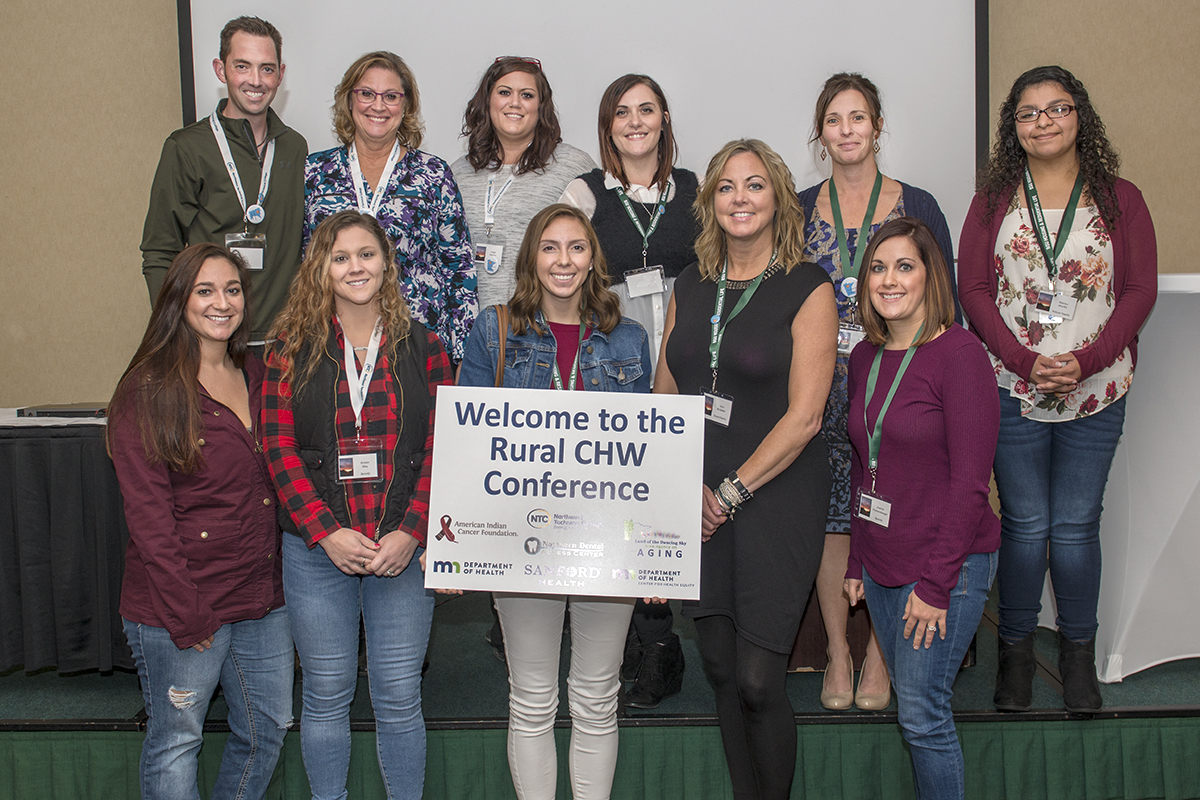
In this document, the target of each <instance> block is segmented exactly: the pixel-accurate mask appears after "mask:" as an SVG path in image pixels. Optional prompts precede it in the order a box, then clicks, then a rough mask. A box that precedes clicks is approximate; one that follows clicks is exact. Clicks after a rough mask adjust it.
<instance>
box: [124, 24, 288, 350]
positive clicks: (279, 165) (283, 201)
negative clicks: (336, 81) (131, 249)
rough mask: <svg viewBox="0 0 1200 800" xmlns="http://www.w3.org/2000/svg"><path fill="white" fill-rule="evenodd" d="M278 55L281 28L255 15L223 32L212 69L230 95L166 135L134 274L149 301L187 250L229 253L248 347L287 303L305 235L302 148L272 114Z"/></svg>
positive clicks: (279, 78)
mask: <svg viewBox="0 0 1200 800" xmlns="http://www.w3.org/2000/svg"><path fill="white" fill-rule="evenodd" d="M282 50H283V40H282V37H281V36H280V35H279V31H278V30H276V29H275V26H273V25H271V23H269V22H266V21H264V20H261V19H258V18H257V17H238V18H237V19H235V20H231V21H230V22H229V23H228V24H227V25H226V26H225V28H224V30H222V31H221V50H220V57H219V58H216V59H214V60H213V70H214V71H215V72H216V73H217V78H218V79H220V81H221V82H222V83H224V84H225V85H226V86H227V87H228V90H229V97H228V99H226V100H222V101H221V102H220V103H219V104H218V105H217V110H216V111H215V112H214V113H213V116H212V117H211V118H205V119H203V120H200V121H198V122H195V123H193V124H191V125H188V126H187V127H185V128H181V129H179V130H177V131H175V132H174V133H172V134H171V135H170V137H168V138H167V141H166V143H165V144H164V145H163V151H162V156H161V158H160V159H159V162H158V171H157V172H156V173H155V175H154V185H153V186H152V187H151V189H150V210H149V211H148V212H147V214H146V226H145V229H144V231H143V233H142V247H141V249H142V273H143V274H144V275H145V276H146V285H147V287H148V288H149V290H150V300H151V302H152V303H153V302H154V301H155V300H156V298H157V297H158V290H159V288H160V287H161V286H162V282H163V279H164V277H165V276H166V273H167V268H168V267H169V266H170V264H171V260H172V259H174V258H175V256H176V255H178V254H179V252H180V251H181V250H183V249H184V248H185V247H187V246H188V245H190V244H196V243H199V242H215V243H217V244H222V245H225V244H227V245H229V246H231V247H234V248H235V251H236V252H238V253H239V254H241V255H242V256H243V257H244V258H245V260H246V262H247V265H248V266H250V267H251V270H252V271H251V273H250V276H251V281H250V293H249V301H250V312H251V318H250V340H251V342H252V343H260V342H262V341H264V340H265V338H266V334H267V331H268V330H269V329H270V327H271V323H272V321H273V320H274V319H275V315H276V314H277V313H278V312H279V310H280V309H281V308H282V307H283V304H284V301H285V300H286V299H287V293H288V288H289V286H290V284H291V280H292V276H293V275H295V274H296V269H297V267H298V266H299V264H300V248H301V242H302V238H303V225H304V161H305V158H306V157H307V156H308V143H307V142H305V141H304V137H303V136H301V135H300V134H299V133H297V132H296V131H293V130H292V129H291V128H289V127H287V126H286V125H284V124H283V122H282V121H281V120H280V119H279V117H278V116H277V115H276V114H275V112H274V111H272V110H271V101H272V100H274V99H275V94H276V92H278V91H279V84H280V82H281V81H282V80H283V72H284V64H283V61H282ZM223 147H224V148H225V149H226V151H227V153H228V156H229V158H228V162H227V159H226V157H225V156H224V155H223V154H222V148H223ZM227 163H232V167H229V166H227ZM264 190H265V193H264Z"/></svg>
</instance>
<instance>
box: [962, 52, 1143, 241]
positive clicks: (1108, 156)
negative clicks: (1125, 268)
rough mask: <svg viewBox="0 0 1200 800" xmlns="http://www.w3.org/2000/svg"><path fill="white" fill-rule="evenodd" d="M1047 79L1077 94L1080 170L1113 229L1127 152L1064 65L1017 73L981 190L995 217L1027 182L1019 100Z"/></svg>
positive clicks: (1074, 99) (979, 183)
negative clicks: (1019, 135)
mask: <svg viewBox="0 0 1200 800" xmlns="http://www.w3.org/2000/svg"><path fill="white" fill-rule="evenodd" d="M1043 83H1057V84H1058V85H1059V86H1061V87H1062V88H1063V90H1064V91H1065V92H1066V93H1067V94H1069V95H1071V102H1072V103H1073V104H1074V105H1075V113H1076V114H1078V115H1079V133H1078V135H1077V136H1076V138H1075V152H1076V154H1077V157H1078V158H1079V171H1080V173H1082V174H1083V180H1084V181H1085V184H1086V187H1087V193H1088V195H1089V196H1090V197H1091V199H1092V202H1094V203H1095V204H1096V208H1097V209H1098V210H1099V211H1100V218H1101V219H1102V220H1103V221H1104V224H1105V226H1106V227H1108V228H1109V230H1112V227H1113V223H1115V222H1116V220H1117V218H1118V217H1120V216H1121V209H1120V208H1118V207H1117V193H1116V189H1115V186H1116V182H1117V175H1118V173H1119V172H1120V167H1121V158H1120V156H1118V155H1117V151H1116V149H1114V148H1113V146H1112V144H1111V143H1110V142H1109V141H1108V133H1107V132H1106V131H1105V130H1104V123H1103V122H1101V120H1100V115H1099V114H1097V113H1096V109H1095V108H1094V107H1093V106H1092V101H1091V99H1090V98H1089V97H1088V93H1087V89H1085V88H1083V84H1082V83H1080V82H1079V79H1078V78H1076V77H1075V76H1074V75H1072V74H1071V73H1070V72H1069V71H1067V70H1065V69H1063V68H1062V67H1058V66H1050V67H1035V68H1034V69H1031V70H1029V71H1028V72H1026V73H1025V74H1023V75H1022V76H1021V77H1019V78H1017V80H1016V82H1015V83H1013V85H1012V89H1010V90H1009V92H1008V97H1006V98H1005V99H1004V103H1003V104H1001V106H1000V122H999V123H998V124H997V125H996V144H995V145H994V146H993V147H992V155H991V158H989V159H988V163H987V166H986V167H984V168H983V170H982V171H981V172H980V173H979V177H978V179H977V180H976V182H975V189H976V191H979V192H983V193H984V194H985V195H986V196H987V207H986V216H987V218H988V219H989V220H990V219H991V218H992V217H993V216H994V215H995V213H996V212H997V211H999V210H1001V209H1003V208H1006V207H1007V204H1008V201H1009V199H1010V198H1011V197H1012V192H1013V189H1014V187H1016V186H1019V185H1020V183H1021V179H1022V178H1021V176H1022V174H1023V172H1024V170H1025V163H1026V155H1025V150H1024V148H1022V147H1021V143H1020V142H1019V141H1018V140H1017V122H1016V110H1017V103H1019V102H1020V100H1021V94H1022V93H1023V92H1024V91H1025V90H1026V89H1028V88H1029V87H1031V86H1040V85H1041V84H1043Z"/></svg>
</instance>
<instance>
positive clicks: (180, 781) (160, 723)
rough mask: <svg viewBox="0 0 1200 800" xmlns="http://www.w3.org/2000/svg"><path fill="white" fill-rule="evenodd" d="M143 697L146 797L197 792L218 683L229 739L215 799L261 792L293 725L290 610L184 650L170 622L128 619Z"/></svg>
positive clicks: (227, 628)
mask: <svg viewBox="0 0 1200 800" xmlns="http://www.w3.org/2000/svg"><path fill="white" fill-rule="evenodd" d="M124 623H125V638H126V639H128V640H129V647H130V649H131V650H133V660H134V663H135V664H137V671H138V678H139V679H140V681H141V684H142V698H143V700H144V701H145V703H146V714H147V720H146V738H145V740H144V741H143V742H142V760H141V789H142V797H153V798H156V800H157V798H170V799H171V800H174V799H175V798H188V799H189V800H190V799H191V798H197V800H198V798H199V797H200V790H199V789H198V788H197V786H196V755H197V754H198V753H199V752H200V744H201V742H202V741H203V737H204V717H205V715H206V714H207V713H208V704H209V701H210V700H211V699H212V696H213V692H214V691H216V688H217V684H218V683H220V684H221V688H222V689H224V690H225V701H226V702H227V703H228V704H229V730H230V734H229V740H228V741H227V742H226V744H225V753H224V755H223V756H222V757H221V769H220V772H219V773H218V774H217V782H216V784H215V785H214V786H213V797H221V798H228V797H236V798H242V797H247V798H250V797H262V796H263V795H265V794H266V792H267V785H268V784H269V783H270V782H271V775H272V773H274V772H275V762H276V761H278V760H279V750H280V748H281V747H283V738H284V736H286V735H287V732H288V728H290V727H291V725H292V668H293V665H294V663H295V661H294V659H293V656H292V653H293V650H292V636H291V633H290V632H289V631H288V609H287V607H284V608H277V609H275V610H274V611H272V612H270V613H269V614H267V616H265V617H263V618H262V619H248V620H243V621H242V622H231V623H229V624H226V625H222V626H221V627H220V628H218V629H217V632H216V634H215V635H214V636H213V643H212V647H210V648H209V649H208V650H205V651H204V652H203V653H201V652H198V651H196V650H193V649H192V648H190V647H188V648H186V649H184V650H180V649H179V648H178V647H176V646H175V643H174V642H172V641H171V637H170V635H169V634H168V633H167V630H166V628H159V627H156V626H154V625H146V624H144V623H139V622H130V621H129V620H124Z"/></svg>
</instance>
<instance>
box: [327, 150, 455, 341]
mask: <svg viewBox="0 0 1200 800" xmlns="http://www.w3.org/2000/svg"><path fill="white" fill-rule="evenodd" d="M379 188H382V189H383V190H384V191H385V192H387V194H386V195H385V197H386V199H385V200H384V201H383V204H382V205H381V206H380V207H379V214H378V217H377V219H378V220H379V224H380V225H382V226H383V229H384V230H385V231H387V234H388V236H389V237H391V239H392V243H393V244H394V245H395V247H396V266H397V267H398V268H399V270H400V275H401V277H402V278H403V282H404V299H405V300H407V301H408V305H409V308H410V309H412V314H413V317H414V318H416V319H417V320H419V321H420V322H422V323H423V324H424V325H425V327H427V328H429V329H430V330H431V331H433V332H434V333H436V334H437V335H438V338H440V339H441V340H442V344H443V345H445V347H446V350H447V352H448V353H449V354H450V358H451V359H453V360H454V361H455V362H456V363H457V362H459V361H461V360H462V355H463V346H464V345H465V344H466V341H467V334H468V333H470V332H471V325H472V324H473V323H474V322H475V317H476V316H477V315H478V314H479V303H478V300H477V299H476V294H475V283H476V278H475V264H474V260H473V257H472V253H471V237H470V234H469V233H468V231H467V218H466V215H465V214H464V213H463V204H462V197H461V196H460V195H459V192H458V184H457V183H456V182H455V181H454V176H453V175H452V174H451V173H450V167H449V166H448V165H447V164H446V162H445V161H443V160H442V159H440V158H438V157H437V156H433V155H430V154H428V153H423V152H421V151H420V150H415V149H410V150H409V151H408V152H407V153H405V155H404V157H403V158H401V159H400V161H399V162H398V163H397V164H396V168H395V169H394V170H393V171H392V176H391V178H390V179H389V180H388V182H387V186H385V187H379ZM377 191H378V189H377ZM372 196H373V193H372ZM357 207H358V200H357V197H356V196H355V193H354V179H353V178H352V177H351V173H350V153H349V149H348V148H346V147H335V148H332V149H330V150H323V151H321V152H319V153H313V154H312V155H310V156H309V157H308V163H307V165H306V166H305V169H304V251H305V252H308V243H309V241H311V240H312V234H313V231H314V230H316V227H317V225H319V224H320V223H321V221H322V220H324V219H325V218H326V217H330V216H333V215H334V214H336V213H337V212H339V211H344V210H346V209H347V208H357Z"/></svg>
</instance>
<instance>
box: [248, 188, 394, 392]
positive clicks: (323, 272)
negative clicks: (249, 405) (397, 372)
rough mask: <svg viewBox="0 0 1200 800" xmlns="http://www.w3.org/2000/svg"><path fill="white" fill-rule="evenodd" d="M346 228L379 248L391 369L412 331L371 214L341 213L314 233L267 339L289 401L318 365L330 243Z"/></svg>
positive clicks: (330, 305) (326, 326)
mask: <svg viewBox="0 0 1200 800" xmlns="http://www.w3.org/2000/svg"><path fill="white" fill-rule="evenodd" d="M347 228H362V229H363V230H365V231H366V232H367V233H369V234H371V235H372V236H374V237H375V240H376V241H378V242H379V249H380V251H381V255H382V256H383V282H382V285H381V286H380V288H379V294H378V298H379V313H380V314H381V315H382V316H383V322H384V330H386V331H387V343H388V344H387V346H388V354H389V356H388V358H389V360H391V361H392V362H393V363H394V362H395V361H396V358H397V355H398V353H399V350H398V349H397V348H398V347H399V346H400V345H401V343H403V342H405V340H406V339H407V338H408V334H409V331H410V330H411V329H412V313H411V312H410V311H409V309H408V303H406V302H404V297H403V296H402V295H401V294H400V271H399V269H398V268H397V267H396V257H395V250H394V248H393V247H392V243H391V241H390V240H389V239H388V237H387V234H386V233H384V231H383V228H381V227H380V226H379V223H378V222H376V221H375V218H374V217H372V216H371V215H370V214H363V213H362V212H360V211H357V210H355V209H347V210H345V211H339V212H338V213H336V214H334V215H333V216H332V217H329V218H328V219H326V220H325V221H324V222H322V223H321V224H320V225H318V226H317V229H316V231H314V232H313V238H312V242H311V243H310V244H309V246H308V255H307V256H306V257H305V259H304V263H303V264H301V265H300V269H299V271H298V272H297V273H296V277H295V278H294V279H293V280H292V289H291V291H290V292H288V299H287V304H286V305H285V306H284V307H283V311H281V312H279V316H277V317H276V318H275V324H274V326H273V327H272V328H271V335H270V338H272V339H277V340H280V341H277V342H276V344H275V346H274V347H273V348H272V350H271V353H270V357H269V360H268V363H270V364H272V365H275V366H278V365H279V363H278V362H276V361H275V359H276V358H277V357H278V358H279V359H281V360H282V367H283V375H282V382H283V383H286V384H288V385H289V386H290V387H291V394H292V396H297V395H299V394H300V391H301V390H302V389H303V388H304V386H305V384H307V383H308V381H309V380H310V379H311V378H312V376H313V373H314V372H315V371H316V369H317V364H318V362H319V361H320V358H318V357H317V356H316V355H315V354H314V353H315V352H319V351H320V350H321V349H323V348H324V347H325V343H326V342H327V341H328V340H329V330H330V324H331V322H332V319H333V315H334V295H333V281H332V280H331V279H330V277H329V266H330V262H331V261H332V258H333V245H334V242H336V241H337V237H338V234H339V233H341V232H342V231H344V230H346V229H347ZM306 348H308V352H309V355H308V357H307V358H306V360H305V363H304V364H303V367H302V369H300V371H297V364H296V362H297V359H298V357H299V356H300V354H301V353H302V352H304V351H305V349H306Z"/></svg>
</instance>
